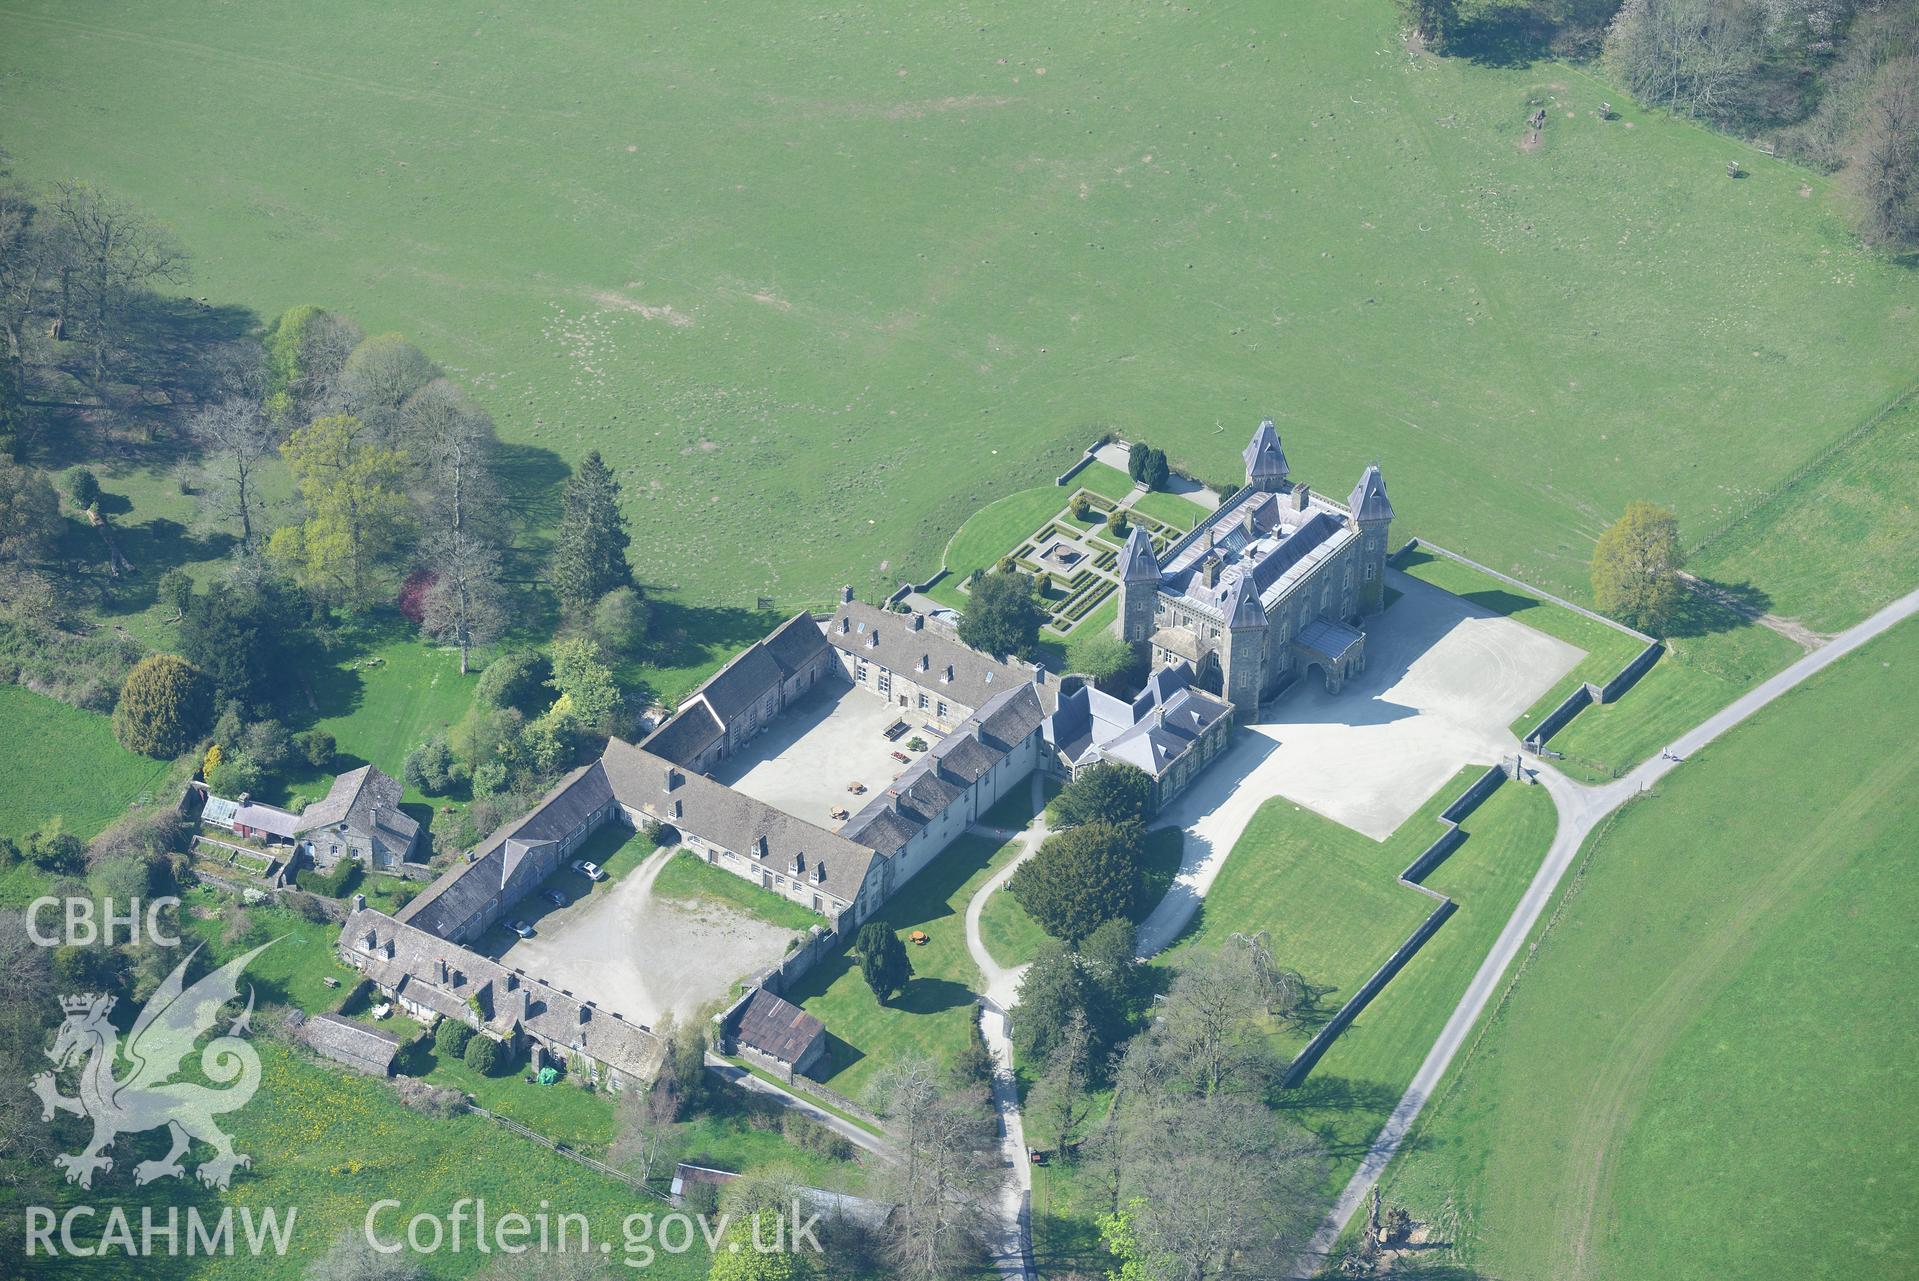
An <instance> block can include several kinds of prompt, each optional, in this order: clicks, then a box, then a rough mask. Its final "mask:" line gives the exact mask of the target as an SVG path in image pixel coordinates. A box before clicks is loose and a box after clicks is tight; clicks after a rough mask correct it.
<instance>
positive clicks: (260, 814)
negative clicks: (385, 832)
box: [230, 801, 417, 841]
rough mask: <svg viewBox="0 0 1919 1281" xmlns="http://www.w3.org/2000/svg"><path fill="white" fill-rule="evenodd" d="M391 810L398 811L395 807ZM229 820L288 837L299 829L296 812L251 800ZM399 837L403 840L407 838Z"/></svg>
mask: <svg viewBox="0 0 1919 1281" xmlns="http://www.w3.org/2000/svg"><path fill="white" fill-rule="evenodd" d="M393 812H394V813H396V814H398V813H400V811H399V810H397V809H396V810H394V811H393ZM230 822H231V823H232V824H233V826H235V827H245V828H250V829H251V830H253V831H255V832H271V833H273V835H275V836H288V837H290V836H293V835H295V834H296V833H298V832H299V831H300V830H301V825H300V816H299V815H298V814H289V813H288V812H287V811H285V810H283V809H281V808H280V807H279V806H277V805H255V804H254V803H253V802H251V801H248V802H247V803H246V804H245V805H242V806H240V807H239V808H238V809H237V810H235V811H234V812H233V817H232V819H231V820H230ZM416 826H417V824H416ZM401 839H402V840H403V841H404V840H406V839H408V838H406V837H402V838H401Z"/></svg>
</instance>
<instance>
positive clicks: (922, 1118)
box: [878, 1062, 997, 1281]
mask: <svg viewBox="0 0 1919 1281" xmlns="http://www.w3.org/2000/svg"><path fill="white" fill-rule="evenodd" d="M939 1081H940V1072H939V1069H938V1068H937V1067H936V1066H934V1065H932V1064H929V1063H914V1062H909V1063H905V1064H902V1065H899V1066H897V1067H895V1068H893V1069H891V1070H889V1072H888V1073H887V1074H886V1076H885V1077H884V1078H882V1080H881V1082H880V1083H879V1086H878V1097H879V1098H880V1099H881V1101H882V1102H881V1106H882V1108H883V1109H884V1112H885V1115H886V1118H887V1120H888V1121H889V1122H891V1125H892V1130H893V1132H894V1134H896V1135H898V1136H899V1139H900V1147H901V1150H902V1154H903V1156H904V1158H905V1169H904V1171H903V1175H902V1177H901V1178H900V1180H899V1182H898V1185H897V1192H896V1194H895V1195H896V1196H897V1197H898V1199H899V1202H900V1206H899V1210H898V1212H897V1213H896V1214H895V1215H894V1217H893V1220H892V1222H891V1224H890V1225H889V1229H888V1231H889V1236H888V1240H887V1250H888V1254H889V1255H890V1257H891V1260H892V1263H893V1272H892V1275H895V1276H901V1277H906V1278H909V1281H938V1279H940V1278H945V1277H950V1276H955V1275H958V1274H959V1273H961V1272H964V1271H966V1270H968V1269H970V1268H971V1267H972V1266H973V1265H974V1264H975V1262H976V1261H977V1259H978V1256H979V1252H980V1245H981V1241H982V1238H983V1224H984V1221H985V1213H984V1203H985V1198H986V1196H987V1195H988V1193H989V1192H990V1191H991V1189H992V1187H993V1184H994V1176H995V1174H996V1173H997V1172H996V1171H995V1170H994V1168H993V1167H992V1166H991V1165H990V1164H989V1163H988V1160H987V1158H986V1156H985V1153H986V1151H987V1149H988V1148H990V1147H991V1144H992V1138H991V1132H990V1124H989V1122H988V1116H989V1115H990V1113H989V1109H988V1108H987V1104H986V1094H985V1091H984V1090H982V1089H980V1088H979V1087H976V1086H975V1087H971V1088H967V1089H962V1090H954V1091H942V1090H941V1088H940V1085H939Z"/></svg>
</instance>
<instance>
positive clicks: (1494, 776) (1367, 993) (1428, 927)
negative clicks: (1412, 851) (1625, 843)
mask: <svg viewBox="0 0 1919 1281" xmlns="http://www.w3.org/2000/svg"><path fill="white" fill-rule="evenodd" d="M1517 767H1518V766H1517V762H1516V761H1515V762H1513V763H1510V764H1509V763H1506V762H1503V761H1502V762H1501V763H1500V764H1498V765H1495V766H1493V767H1492V768H1490V769H1488V770H1487V771H1486V772H1485V773H1484V774H1481V775H1480V776H1479V777H1478V778H1476V779H1474V780H1473V782H1472V784H1471V785H1470V786H1468V787H1467V788H1466V790H1465V791H1463V792H1461V793H1460V794H1459V795H1458V796H1457V797H1455V798H1454V799H1453V802H1452V804H1450V805H1448V806H1447V807H1446V808H1445V809H1443V810H1441V811H1440V813H1439V822H1440V824H1441V825H1442V826H1443V827H1444V828H1445V830H1444V831H1442V832H1441V833H1440V834H1439V836H1438V837H1437V838H1436V839H1435V840H1434V841H1433V843H1432V844H1431V845H1428V846H1427V847H1426V848H1425V849H1424V850H1422V851H1420V854H1419V857H1418V858H1415V859H1414V860H1413V861H1412V862H1411V863H1409V864H1407V865H1406V870H1405V871H1403V872H1401V873H1400V874H1399V883H1400V884H1401V885H1404V886H1406V887H1407V888H1408V889H1414V890H1418V891H1419V892H1420V893H1421V894H1424V895H1426V896H1427V897H1429V898H1431V899H1433V900H1434V901H1435V906H1434V907H1433V910H1432V911H1431V912H1430V913H1428V914H1427V916H1426V919H1425V920H1423V921H1421V922H1420V923H1419V925H1418V926H1417V927H1415V928H1414V930H1413V932H1412V933H1411V934H1409V935H1407V936H1406V941H1405V942H1403V943H1401V944H1400V945H1399V946H1398V947H1397V948H1395V949H1393V954H1392V955H1391V956H1389V957H1387V958H1386V961H1385V963H1384V964H1382V965H1381V966H1380V967H1379V968H1378V969H1376V970H1374V971H1373V973H1372V975H1371V977H1369V978H1368V979H1367V980H1366V981H1365V982H1364V983H1362V984H1360V985H1359V989H1358V990H1357V991H1356V992H1354V993H1353V994H1352V996H1350V997H1348V998H1347V1000H1346V1004H1344V1005H1342V1006H1340V1007H1339V1009H1338V1011H1336V1012H1335V1013H1334V1014H1333V1017H1332V1018H1330V1019H1328V1020H1327V1021H1326V1025H1325V1026H1324V1027H1322V1028H1320V1029H1319V1031H1318V1032H1316V1033H1314V1035H1313V1039H1312V1040H1310V1041H1308V1042H1307V1043H1306V1047H1305V1048H1304V1049H1302V1050H1301V1051H1300V1052H1299V1053H1298V1054H1297V1055H1296V1056H1294V1058H1293V1061H1292V1062H1291V1063H1289V1064H1288V1065H1287V1067H1286V1071H1285V1073H1284V1075H1282V1076H1281V1077H1280V1079H1279V1083H1280V1086H1281V1087H1282V1088H1284V1089H1288V1090H1290V1089H1294V1088H1296V1087H1297V1086H1299V1085H1301V1084H1303V1083H1304V1082H1305V1080H1306V1078H1307V1076H1309V1075H1310V1074H1311V1073H1312V1070H1313V1068H1314V1067H1315V1066H1316V1065H1317V1064H1318V1063H1319V1060H1320V1058H1321V1057H1322V1056H1323V1055H1324V1054H1325V1053H1326V1051H1327V1050H1328V1049H1329V1048H1331V1046H1332V1043H1333V1042H1334V1041H1335V1040H1336V1039H1338V1037H1339V1034H1340V1033H1341V1032H1344V1031H1345V1030H1346V1028H1347V1027H1348V1026H1349V1025H1350V1024H1351V1023H1352V1021H1353V1020H1354V1019H1356V1018H1358V1017H1359V1012H1360V1011H1361V1010H1363V1009H1365V1008H1366V1007H1367V1005H1369V1004H1371V1003H1372V1000H1373V998H1374V997H1376V996H1378V995H1379V994H1380V993H1381V992H1382V991H1384V990H1385V988H1386V985H1387V984H1388V983H1390V982H1392V981H1393V976H1394V975H1396V974H1398V973H1399V972H1400V970H1402V969H1404V968H1405V965H1406V962H1408V961H1410V960H1412V959H1413V957H1414V956H1416V955H1417V954H1418V953H1419V949H1420V948H1422V947H1424V946H1425V945H1426V940H1427V939H1430V938H1431V937H1432V936H1433V935H1434V934H1436V933H1438V932H1439V927H1440V926H1442V925H1444V924H1445V923H1446V920H1447V918H1448V917H1450V916H1451V915H1452V914H1453V913H1454V912H1455V911H1457V910H1458V909H1459V905H1458V904H1457V903H1455V902H1453V900H1452V899H1450V898H1448V897H1447V896H1446V895H1444V894H1441V893H1440V892H1439V891H1438V890H1432V889H1428V888H1426V886H1425V885H1423V884H1421V882H1422V881H1424V880H1425V878H1426V877H1427V876H1428V875H1429V874H1430V873H1431V872H1432V870H1433V869H1434V868H1435V867H1438V866H1439V865H1440V864H1441V863H1443V862H1445V861H1446V859H1447V857H1448V856H1450V855H1451V854H1452V852H1453V851H1454V850H1456V849H1458V848H1459V847H1460V846H1461V845H1463V844H1465V842H1466V833H1465V832H1463V831H1461V830H1460V827H1459V824H1460V823H1461V822H1462V821H1464V820H1465V818H1466V816H1467V815H1469V814H1471V813H1472V812H1473V811H1474V810H1476V809H1478V808H1479V807H1480V806H1481V805H1482V804H1484V803H1485V800H1486V798H1487V797H1488V796H1491V795H1492V794H1493V793H1494V792H1496V791H1498V790H1499V789H1500V787H1501V786H1502V785H1504V784H1505V783H1506V781H1507V780H1508V779H1510V778H1512V777H1513V772H1514V770H1515V769H1516V768H1517Z"/></svg>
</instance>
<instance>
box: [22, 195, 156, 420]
mask: <svg viewBox="0 0 1919 1281" xmlns="http://www.w3.org/2000/svg"><path fill="white" fill-rule="evenodd" d="M50 212H51V214H52V218H53V222H54V224H55V226H56V227H57V229H58V234H59V246H60V255H61V264H60V269H59V273H58V275H59V298H60V311H59V318H58V320H57V321H56V325H57V326H58V327H59V328H60V330H61V331H62V335H61V336H64V337H76V336H77V337H78V338H79V340H80V341H81V342H82V343H83V344H85V346H86V348H87V354H88V359H89V364H90V367H91V373H92V381H93V385H94V388H95V390H96V391H97V390H98V389H99V388H100V386H101V384H102V383H103V382H104V381H105V379H106V372H107V365H108V363H109V362H110V361H111V359H112V357H113V354H114V352H115V351H116V350H117V349H118V345H119V340H120V336H121V334H122V332H123V331H124V330H125V327H126V323H127V317H128V312H129V308H130V306H131V304H132V301H133V299H134V297H135V295H137V294H138V293H139V292H140V291H141V290H143V289H146V288H148V287H150V286H151V285H153V284H154V283H155V282H156V281H171V282H178V281H181V280H184V279H185V278H186V266H187V255H186V251H185V250H184V249H182V248H181V247H180V246H179V244H178V243H176V242H175V241H174V239H173V236H172V234H171V233H170V232H168V231H167V230H166V229H165V228H163V227H161V226H160V225H159V224H158V223H156V222H154V221H153V220H152V219H150V218H148V217H147V216H146V215H145V214H144V213H142V212H140V211H139V210H138V209H136V208H134V207H133V206H132V205H130V204H127V203H126V202H124V201H122V200H119V199H117V198H116V197H112V196H109V195H106V194H105V193H104V192H101V191H98V190H95V189H94V188H93V187H90V186H88V185H87V184H86V183H83V182H72V181H68V182H63V183H60V184H59V185H58V186H56V187H55V188H54V189H53V203H52V209H51V211H50ZM76 321H77V322H78V323H77V329H78V333H77V335H76V334H74V333H71V332H69V329H70V328H71V327H74V326H75V322H76Z"/></svg>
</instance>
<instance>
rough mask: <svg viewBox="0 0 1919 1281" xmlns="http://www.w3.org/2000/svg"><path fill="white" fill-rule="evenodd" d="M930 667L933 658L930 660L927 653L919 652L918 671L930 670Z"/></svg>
mask: <svg viewBox="0 0 1919 1281" xmlns="http://www.w3.org/2000/svg"><path fill="white" fill-rule="evenodd" d="M932 667H933V660H932V658H930V657H929V656H927V655H925V654H921V655H920V661H919V670H920V671H922V672H924V671H930V670H932Z"/></svg>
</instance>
